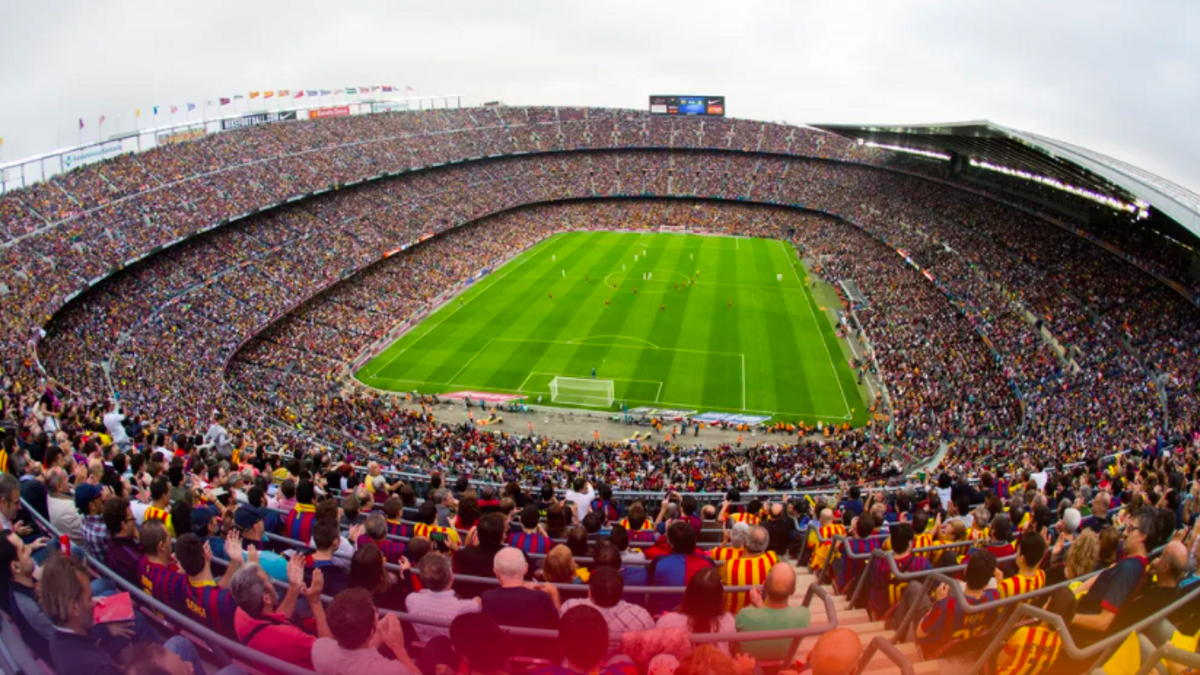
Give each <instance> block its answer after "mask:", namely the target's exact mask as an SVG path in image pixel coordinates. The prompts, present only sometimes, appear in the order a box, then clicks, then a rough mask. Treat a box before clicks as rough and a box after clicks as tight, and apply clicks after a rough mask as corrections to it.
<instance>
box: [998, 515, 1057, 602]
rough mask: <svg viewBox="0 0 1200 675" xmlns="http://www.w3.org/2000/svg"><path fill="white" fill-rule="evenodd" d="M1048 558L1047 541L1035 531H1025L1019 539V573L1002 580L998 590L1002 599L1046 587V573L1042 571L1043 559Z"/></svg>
mask: <svg viewBox="0 0 1200 675" xmlns="http://www.w3.org/2000/svg"><path fill="white" fill-rule="evenodd" d="M1045 556H1046V540H1045V539H1042V535H1041V534H1039V533H1038V532H1036V531H1035V530H1025V533H1024V534H1022V535H1021V537H1020V539H1017V573H1016V574H1014V575H1013V576H1011V577H1009V578H1007V579H1001V580H1000V582H999V583H998V584H997V586H996V589H997V590H998V591H1000V597H1002V598H1009V597H1012V596H1014V595H1022V594H1025V593H1032V592H1033V591H1036V590H1039V589H1041V588H1042V587H1043V586H1045V585H1046V573H1045V572H1044V571H1042V569H1041V567H1040V566H1041V564H1042V558H1044V557H1045Z"/></svg>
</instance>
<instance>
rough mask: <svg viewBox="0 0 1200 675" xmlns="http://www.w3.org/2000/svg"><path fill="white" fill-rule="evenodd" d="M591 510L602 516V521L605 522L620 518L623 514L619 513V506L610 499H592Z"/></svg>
mask: <svg viewBox="0 0 1200 675" xmlns="http://www.w3.org/2000/svg"><path fill="white" fill-rule="evenodd" d="M592 511H595V512H598V513H599V514H600V515H601V516H604V522H606V523H611V522H613V521H616V520H620V519H621V517H622V516H623V515H624V514H622V513H621V506H620V505H619V504H617V503H616V502H614V501H613V500H611V499H593V500H592Z"/></svg>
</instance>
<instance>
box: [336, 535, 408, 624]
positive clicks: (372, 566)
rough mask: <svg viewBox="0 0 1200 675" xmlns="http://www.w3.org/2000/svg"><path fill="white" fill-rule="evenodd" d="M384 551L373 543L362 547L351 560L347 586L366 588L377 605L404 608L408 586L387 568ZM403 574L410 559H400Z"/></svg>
mask: <svg viewBox="0 0 1200 675" xmlns="http://www.w3.org/2000/svg"><path fill="white" fill-rule="evenodd" d="M386 562H387V561H386V560H385V559H384V557H383V552H382V551H380V550H379V547H378V546H376V545H375V544H373V543H368V544H366V545H364V546H362V547H360V548H359V549H358V550H357V551H355V553H354V557H353V558H352V559H351V560H350V572H349V575H348V576H347V582H346V586H347V588H365V589H366V590H368V591H370V592H371V596H372V597H374V598H375V606H376V607H382V608H383V609H390V610H394V611H398V612H399V611H403V610H404V600H405V597H406V596H407V595H408V590H409V589H408V587H407V584H405V583H404V582H403V581H400V580H398V579H397V578H396V576H395V575H394V574H392V573H391V572H389V571H388V570H387V566H386ZM399 564H400V567H401V570H402V571H401V574H403V573H404V572H407V571H408V569H409V566H408V560H407V559H405V558H401V559H400V563H399Z"/></svg>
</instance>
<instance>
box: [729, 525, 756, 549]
mask: <svg viewBox="0 0 1200 675" xmlns="http://www.w3.org/2000/svg"><path fill="white" fill-rule="evenodd" d="M752 529H753V528H751V527H750V525H748V524H746V523H734V524H733V532H731V533H730V535H729V538H730V542H731V543H732V544H733V545H734V546H736V547H737V548H745V547H746V539H747V538H749V536H750V531H751V530H752Z"/></svg>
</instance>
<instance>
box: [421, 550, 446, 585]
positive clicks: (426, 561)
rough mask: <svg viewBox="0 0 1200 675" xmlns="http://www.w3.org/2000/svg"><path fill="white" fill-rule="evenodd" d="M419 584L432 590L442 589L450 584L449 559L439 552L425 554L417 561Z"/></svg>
mask: <svg viewBox="0 0 1200 675" xmlns="http://www.w3.org/2000/svg"><path fill="white" fill-rule="evenodd" d="M417 573H418V576H420V577H421V585H422V586H424V587H425V588H428V589H429V590H431V591H433V592H435V593H436V592H438V591H444V590H446V588H447V587H448V586H449V585H450V559H449V558H447V557H446V556H444V555H442V554H441V553H437V552H431V553H427V554H425V556H424V557H422V558H421V561H420V562H418V563H417Z"/></svg>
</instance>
